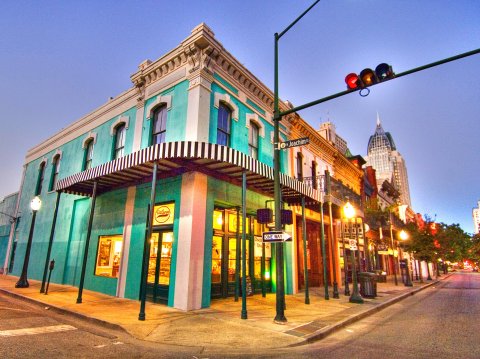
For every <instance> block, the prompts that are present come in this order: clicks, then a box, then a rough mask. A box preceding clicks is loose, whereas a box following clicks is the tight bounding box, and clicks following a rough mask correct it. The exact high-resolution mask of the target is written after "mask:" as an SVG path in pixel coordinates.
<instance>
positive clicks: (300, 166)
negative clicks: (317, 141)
mask: <svg viewBox="0 0 480 359" xmlns="http://www.w3.org/2000/svg"><path fill="white" fill-rule="evenodd" d="M297 179H299V180H300V181H303V156H302V154H301V153H300V152H297Z"/></svg>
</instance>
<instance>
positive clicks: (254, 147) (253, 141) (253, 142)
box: [248, 122, 259, 159]
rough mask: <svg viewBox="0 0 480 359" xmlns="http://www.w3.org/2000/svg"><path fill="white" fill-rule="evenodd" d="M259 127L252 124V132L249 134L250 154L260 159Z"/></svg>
mask: <svg viewBox="0 0 480 359" xmlns="http://www.w3.org/2000/svg"><path fill="white" fill-rule="evenodd" d="M258 132H259V131H258V126H257V125H256V124H255V123H253V122H250V132H249V134H248V154H249V155H250V156H251V157H253V158H255V159H258Z"/></svg>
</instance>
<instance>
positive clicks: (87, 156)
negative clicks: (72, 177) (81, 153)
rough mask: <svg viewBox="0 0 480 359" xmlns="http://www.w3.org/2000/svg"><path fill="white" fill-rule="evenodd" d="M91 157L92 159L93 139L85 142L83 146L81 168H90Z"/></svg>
mask: <svg viewBox="0 0 480 359" xmlns="http://www.w3.org/2000/svg"><path fill="white" fill-rule="evenodd" d="M92 159H93V139H91V140H89V141H88V142H87V145H86V147H85V160H84V161H83V170H84V171H85V170H88V169H89V168H92Z"/></svg>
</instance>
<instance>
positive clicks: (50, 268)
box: [45, 259, 55, 295]
mask: <svg viewBox="0 0 480 359" xmlns="http://www.w3.org/2000/svg"><path fill="white" fill-rule="evenodd" d="M53 268H55V259H52V260H51V261H50V266H49V267H48V269H49V272H48V280H47V288H46V289H45V295H47V294H48V286H49V285H50V277H51V276H52V271H53Z"/></svg>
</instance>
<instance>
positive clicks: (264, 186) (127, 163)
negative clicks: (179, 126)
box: [55, 141, 320, 203]
mask: <svg viewBox="0 0 480 359" xmlns="http://www.w3.org/2000/svg"><path fill="white" fill-rule="evenodd" d="M154 162H157V164H158V173H157V178H159V179H162V178H168V177H173V176H178V175H181V174H183V173H186V172H191V171H197V172H201V173H204V174H206V175H208V176H211V177H214V178H217V179H220V180H222V181H226V182H229V183H233V184H235V185H238V186H241V184H242V173H243V171H245V172H246V177H247V189H248V190H252V191H255V192H258V193H261V194H264V195H267V196H270V197H273V193H274V179H273V168H272V167H270V166H267V165H266V164H264V163H261V162H259V161H257V160H255V159H254V158H252V157H250V156H247V155H245V154H244V153H242V152H240V151H237V150H235V149H233V148H230V147H226V146H221V145H217V144H212V143H205V142H191V141H181V142H168V143H161V144H156V145H153V146H150V147H148V148H144V149H142V150H140V151H137V152H134V153H131V154H129V155H126V156H124V157H121V158H118V159H116V160H113V161H110V162H107V163H104V164H102V165H99V166H97V167H94V168H90V169H88V170H86V171H83V172H79V173H76V174H74V175H71V176H69V177H66V178H64V179H62V180H59V181H58V183H57V185H56V186H55V190H57V191H61V192H64V193H70V194H76V195H82V196H91V195H92V191H93V184H94V182H95V181H97V194H101V193H105V192H109V191H112V190H115V189H119V188H125V187H129V186H135V185H138V184H142V183H146V182H150V181H151V179H152V172H153V164H154ZM280 184H281V188H282V199H283V201H285V202H288V203H300V199H301V197H302V196H305V197H306V199H307V200H309V201H315V202H319V201H320V192H318V191H317V190H315V189H313V188H312V187H311V186H309V185H308V184H305V183H303V182H301V181H298V180H296V179H294V178H292V177H289V176H287V175H285V174H283V173H280Z"/></svg>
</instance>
